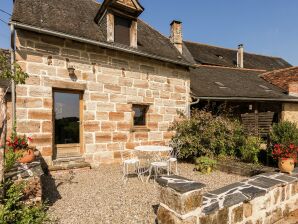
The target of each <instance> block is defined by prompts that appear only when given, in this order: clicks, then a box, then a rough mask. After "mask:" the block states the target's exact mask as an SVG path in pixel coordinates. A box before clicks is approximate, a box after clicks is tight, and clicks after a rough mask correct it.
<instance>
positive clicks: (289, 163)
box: [278, 158, 295, 174]
mask: <svg viewBox="0 0 298 224" xmlns="http://www.w3.org/2000/svg"><path fill="white" fill-rule="evenodd" d="M278 168H279V169H280V171H281V172H284V173H289V174H291V173H292V171H293V170H294V168H295V162H294V159H293V158H279V159H278Z"/></svg>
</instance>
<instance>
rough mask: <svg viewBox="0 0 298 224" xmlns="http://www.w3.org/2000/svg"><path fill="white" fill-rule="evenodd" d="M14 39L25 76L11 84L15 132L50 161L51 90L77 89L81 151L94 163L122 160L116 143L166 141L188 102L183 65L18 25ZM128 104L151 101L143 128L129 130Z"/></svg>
mask: <svg viewBox="0 0 298 224" xmlns="http://www.w3.org/2000/svg"><path fill="white" fill-rule="evenodd" d="M16 43H17V44H16V45H17V54H16V59H17V62H18V63H19V64H20V66H21V67H22V68H23V69H24V70H25V71H26V72H27V73H28V74H29V75H30V77H29V78H28V80H27V81H26V84H25V85H19V86H17V89H16V91H17V130H18V132H19V133H25V134H28V135H29V136H31V137H32V138H33V144H34V145H36V147H37V148H38V149H39V150H40V151H41V153H42V155H43V157H44V159H45V160H46V161H47V163H49V164H51V163H52V155H53V150H54V142H53V139H54V136H53V89H54V88H59V89H69V90H78V91H82V93H83V104H84V109H83V152H84V157H85V158H86V160H87V161H88V162H91V163H92V164H93V165H98V164H99V163H110V162H113V161H115V160H117V159H119V158H120V153H119V151H120V150H121V149H132V148H134V147H135V146H136V145H140V144H154V143H157V144H165V143H166V142H168V141H169V139H170V138H171V136H172V132H169V131H168V127H169V125H170V124H171V122H173V121H174V119H175V118H176V117H177V110H183V111H185V110H186V108H187V106H188V102H189V88H190V87H189V86H190V80H189V79H190V78H189V73H188V70H187V69H186V68H184V67H181V66H176V65H173V64H169V63H163V62H160V61H157V60H151V59H148V58H145V57H140V56H135V55H132V54H127V53H122V52H119V51H114V50H108V49H103V48H100V47H97V46H93V45H88V44H83V43H79V42H75V41H72V40H68V39H61V38H57V37H53V36H46V35H42V34H37V33H33V32H28V31H24V30H17V38H16ZM67 66H73V67H74V68H75V75H72V76H70V75H69V72H68V70H67ZM133 103H135V104H139V103H140V104H148V105H150V107H149V111H148V116H147V128H148V129H143V130H137V131H136V130H133V123H132V122H133V114H132V108H131V107H132V104H133Z"/></svg>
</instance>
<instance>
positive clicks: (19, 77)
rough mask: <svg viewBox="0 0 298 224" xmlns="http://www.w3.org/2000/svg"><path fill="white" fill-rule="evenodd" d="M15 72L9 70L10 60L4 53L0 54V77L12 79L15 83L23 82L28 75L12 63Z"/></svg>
mask: <svg viewBox="0 0 298 224" xmlns="http://www.w3.org/2000/svg"><path fill="white" fill-rule="evenodd" d="M13 65H14V68H15V73H13V72H12V71H11V66H10V62H9V61H8V60H7V57H5V55H3V54H0V78H2V79H8V80H14V81H15V83H16V84H25V81H26V79H27V78H28V77H29V75H28V74H27V73H25V72H23V70H22V68H21V66H20V65H18V64H17V63H14V64H13Z"/></svg>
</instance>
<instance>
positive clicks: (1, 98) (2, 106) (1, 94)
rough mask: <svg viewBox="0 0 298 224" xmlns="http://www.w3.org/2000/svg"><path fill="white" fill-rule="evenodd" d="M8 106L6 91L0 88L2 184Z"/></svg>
mask: <svg viewBox="0 0 298 224" xmlns="http://www.w3.org/2000/svg"><path fill="white" fill-rule="evenodd" d="M6 112H7V105H6V99H5V89H3V88H0V141H1V142H0V182H2V180H3V178H4V148H5V143H6V142H5V141H6V129H7V119H6V114H7V113H6Z"/></svg>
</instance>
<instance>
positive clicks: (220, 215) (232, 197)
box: [157, 168, 298, 224]
mask: <svg viewBox="0 0 298 224" xmlns="http://www.w3.org/2000/svg"><path fill="white" fill-rule="evenodd" d="M157 182H158V183H159V184H160V185H161V191H160V202H161V203H160V207H159V209H158V217H157V218H158V220H159V223H173V224H174V223H179V224H180V223H181V224H182V223H188V224H190V223H197V224H209V223H220V224H225V223H243V224H254V223H258V224H263V223H266V224H267V223H268V224H270V223H275V222H276V221H278V220H280V219H281V218H282V217H284V216H286V215H287V214H288V213H289V212H291V211H294V210H296V209H298V168H296V169H295V170H294V172H293V173H292V175H288V174H282V173H277V172H271V173H264V174H260V175H257V176H254V177H251V178H249V179H247V180H245V181H242V182H238V183H234V184H231V185H228V186H225V187H223V188H220V189H217V190H214V191H211V192H207V193H203V191H202V190H203V188H204V185H203V184H201V183H196V182H194V181H191V180H187V179H185V178H182V177H178V176H170V177H161V178H159V179H158V180H157Z"/></svg>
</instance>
